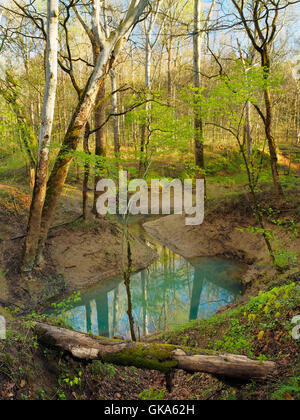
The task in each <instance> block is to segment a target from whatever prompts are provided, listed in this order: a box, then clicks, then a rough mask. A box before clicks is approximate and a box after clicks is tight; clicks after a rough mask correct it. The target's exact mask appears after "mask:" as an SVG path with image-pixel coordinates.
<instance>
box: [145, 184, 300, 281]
mask: <svg viewBox="0 0 300 420" xmlns="http://www.w3.org/2000/svg"><path fill="white" fill-rule="evenodd" d="M295 197H298V201H297V199H296V200H295ZM261 199H262V202H263V200H264V199H265V200H266V201H267V202H269V203H271V205H270V204H269V205H268V207H267V208H269V207H272V208H273V210H275V211H278V217H280V218H286V220H287V222H286V223H288V220H294V221H295V223H296V225H297V224H298V225H299V222H300V215H299V209H298V205H299V202H300V198H299V195H298V192H297V195H296V192H295V191H292V192H290V193H289V196H287V197H286V199H285V200H284V202H280V201H278V200H276V198H274V197H273V196H272V194H271V193H264V197H261ZM292 200H293V201H292ZM291 203H292V204H291ZM252 214H253V211H252V209H251V201H250V197H249V196H248V195H243V196H242V195H241V196H237V197H236V200H234V199H232V198H231V199H230V201H227V200H226V199H225V200H220V199H219V200H218V205H217V206H216V202H215V201H214V200H210V201H209V202H208V203H207V210H206V216H205V220H204V223H203V224H202V225H200V226H186V224H185V217H183V216H180V215H171V216H167V217H164V218H161V219H159V220H156V221H152V222H147V223H145V224H144V228H145V229H146V231H147V232H148V233H150V234H151V235H152V236H154V237H155V238H156V239H158V240H159V241H160V242H161V243H163V244H164V245H166V246H167V247H169V248H170V249H171V250H172V251H174V252H176V253H177V254H179V255H182V256H183V257H185V258H186V259H192V258H196V257H209V256H224V257H228V258H232V259H235V260H238V261H240V262H243V263H246V264H247V265H248V266H249V270H248V271H247V273H246V275H245V279H244V280H245V282H246V283H247V282H249V281H250V279H253V278H255V277H257V275H258V273H259V272H263V273H268V274H269V275H272V274H274V268H272V265H271V263H270V258H269V254H268V252H267V248H266V245H265V242H264V240H263V239H262V236H261V235H256V234H253V233H250V232H249V231H248V230H247V229H248V228H249V227H251V226H255V225H256V223H255V219H254V218H253V215H252ZM265 223H266V228H269V229H270V230H272V231H275V232H276V236H277V238H278V240H280V242H281V243H282V244H284V247H285V250H286V251H290V250H294V251H296V252H297V254H298V256H300V238H299V237H297V238H293V239H291V235H290V233H289V232H287V229H281V228H278V227H277V226H275V225H274V224H272V223H270V220H268V219H266V221H265ZM240 229H243V232H241V230H240Z"/></svg>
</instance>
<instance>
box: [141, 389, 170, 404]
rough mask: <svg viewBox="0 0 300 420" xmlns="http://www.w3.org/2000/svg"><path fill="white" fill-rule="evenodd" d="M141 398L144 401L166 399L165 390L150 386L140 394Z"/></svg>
mask: <svg viewBox="0 0 300 420" xmlns="http://www.w3.org/2000/svg"><path fill="white" fill-rule="evenodd" d="M139 398H140V399H141V400H144V401H159V400H164V399H165V393H164V391H163V390H160V389H154V388H149V389H146V390H145V391H143V392H141V393H140V394H139Z"/></svg>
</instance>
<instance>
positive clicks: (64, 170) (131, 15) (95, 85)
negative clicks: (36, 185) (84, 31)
mask: <svg viewBox="0 0 300 420" xmlns="http://www.w3.org/2000/svg"><path fill="white" fill-rule="evenodd" d="M93 4H94V6H95V8H96V7H98V8H99V7H100V2H99V0H94V1H93ZM147 4H148V0H131V2H130V5H129V8H128V11H127V14H126V17H125V18H124V19H123V20H122V22H121V23H120V25H119V27H118V28H117V29H116V30H115V31H114V32H113V33H112V34H111V35H110V36H109V38H106V37H105V34H104V33H103V31H102V29H101V26H100V23H99V22H94V25H93V26H95V27H96V29H95V31H96V34H97V41H98V42H99V44H100V47H101V52H100V54H99V58H98V62H97V64H96V66H95V68H94V70H93V72H92V74H91V76H90V78H89V79H88V82H87V84H86V87H85V89H84V90H83V92H82V94H81V97H80V100H79V102H78V105H77V107H76V110H75V112H74V114H73V117H72V119H71V122H70V125H69V128H68V130H67V133H66V135H65V138H64V141H63V144H62V147H61V149H60V152H59V154H58V156H57V158H56V162H55V165H54V168H53V171H52V173H51V176H50V178H49V181H48V184H47V195H46V200H45V205H44V208H43V213H42V221H41V233H40V240H39V248H38V256H37V257H38V261H39V260H40V259H41V258H42V252H43V249H44V246H45V241H46V239H47V235H48V231H49V228H50V226H51V222H52V220H53V217H54V213H55V209H56V206H57V203H58V200H59V198H60V196H61V193H62V189H63V186H64V183H65V180H66V177H67V175H68V171H69V168H70V165H71V163H72V160H73V152H74V151H75V150H76V149H77V146H78V143H79V141H80V138H81V137H82V135H83V132H84V129H85V125H86V123H87V121H88V119H89V117H90V115H91V113H92V111H93V109H94V107H95V102H96V98H97V94H98V92H99V89H100V88H101V86H102V85H103V83H104V82H105V78H106V76H107V74H108V72H109V71H110V69H111V67H112V64H113V62H114V60H115V58H116V56H117V55H118V53H119V51H120V48H121V46H122V42H123V40H124V39H125V37H126V35H127V34H128V33H129V31H130V29H131V28H132V27H133V26H134V25H135V24H136V22H137V21H138V19H139V17H140V16H141V14H142V13H143V12H144V10H145V8H146V6H147ZM93 19H94V20H95V19H96V20H97V14H96V13H93Z"/></svg>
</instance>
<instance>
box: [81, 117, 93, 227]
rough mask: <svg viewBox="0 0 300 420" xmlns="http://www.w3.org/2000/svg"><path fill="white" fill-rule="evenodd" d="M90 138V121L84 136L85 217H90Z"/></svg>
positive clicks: (85, 218)
mask: <svg viewBox="0 0 300 420" xmlns="http://www.w3.org/2000/svg"><path fill="white" fill-rule="evenodd" d="M89 138H90V124H89V122H87V123H86V126H85V131H84V138H83V150H84V153H85V154H86V155H87V156H86V157H85V162H84V170H83V184H82V214H83V219H84V220H87V219H88V190H89V188H88V186H89V177H90V161H89V156H90V155H91V152H90V149H89Z"/></svg>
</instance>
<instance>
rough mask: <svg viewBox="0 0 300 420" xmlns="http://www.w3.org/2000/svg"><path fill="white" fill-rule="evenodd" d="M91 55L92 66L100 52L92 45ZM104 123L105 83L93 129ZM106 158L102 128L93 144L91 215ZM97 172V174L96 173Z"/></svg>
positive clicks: (98, 95)
mask: <svg viewBox="0 0 300 420" xmlns="http://www.w3.org/2000/svg"><path fill="white" fill-rule="evenodd" d="M93 54H94V64H95V63H97V61H98V58H99V54H100V50H99V49H98V48H97V47H96V46H95V45H93ZM104 122H105V83H103V84H102V86H101V87H100V89H99V92H98V94H97V99H96V109H95V128H98V127H101V126H102V125H103V124H104ZM105 156H106V136H105V127H104V126H103V127H102V128H101V129H100V130H97V131H96V143H95V159H96V165H95V166H96V175H95V182H94V203H93V209H92V213H93V214H95V215H97V200H98V198H99V196H100V194H101V193H99V192H98V191H97V184H98V182H99V181H100V179H101V178H103V176H101V172H102V171H103V165H102V158H105ZM97 171H98V173H97Z"/></svg>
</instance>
